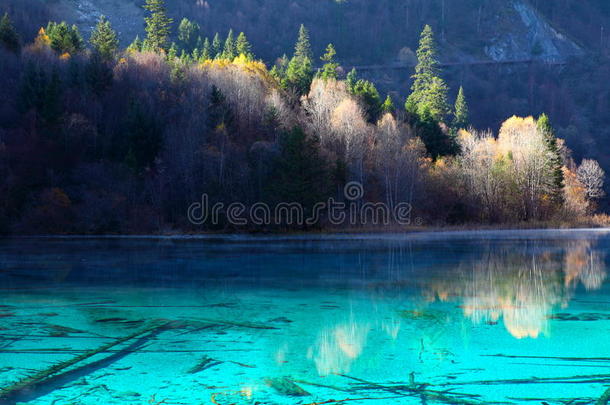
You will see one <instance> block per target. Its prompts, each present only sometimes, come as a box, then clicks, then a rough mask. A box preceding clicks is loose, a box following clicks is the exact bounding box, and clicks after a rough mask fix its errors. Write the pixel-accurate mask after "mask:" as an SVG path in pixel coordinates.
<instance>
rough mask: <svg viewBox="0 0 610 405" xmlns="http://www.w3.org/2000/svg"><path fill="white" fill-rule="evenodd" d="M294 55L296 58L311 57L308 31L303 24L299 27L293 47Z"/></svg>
mask: <svg viewBox="0 0 610 405" xmlns="http://www.w3.org/2000/svg"><path fill="white" fill-rule="evenodd" d="M294 56H295V57H296V58H309V60H311V59H313V52H311V44H310V42H309V31H308V30H307V28H305V26H304V25H303V24H301V27H300V28H299V38H298V39H297V43H296V45H295V47H294Z"/></svg>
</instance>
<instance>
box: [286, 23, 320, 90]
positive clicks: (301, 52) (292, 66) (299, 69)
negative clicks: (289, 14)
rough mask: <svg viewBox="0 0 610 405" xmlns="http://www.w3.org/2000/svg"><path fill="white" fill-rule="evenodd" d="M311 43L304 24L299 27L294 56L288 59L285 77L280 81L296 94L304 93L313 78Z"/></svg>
mask: <svg viewBox="0 0 610 405" xmlns="http://www.w3.org/2000/svg"><path fill="white" fill-rule="evenodd" d="M312 55H313V54H312V52H311V44H310V43H309V33H308V32H307V29H306V28H305V26H304V25H301V28H300V29H299V37H298V39H297V43H296V45H295V47H294V56H293V57H292V59H290V62H289V63H288V67H287V68H286V77H285V78H284V81H283V82H282V85H283V87H285V88H289V89H291V90H293V91H294V92H295V93H297V94H305V93H307V92H308V91H309V87H310V86H311V80H312V79H313V63H312V57H313V56H312Z"/></svg>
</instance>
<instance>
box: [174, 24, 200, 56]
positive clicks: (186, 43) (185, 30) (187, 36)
mask: <svg viewBox="0 0 610 405" xmlns="http://www.w3.org/2000/svg"><path fill="white" fill-rule="evenodd" d="M199 30H200V27H199V24H197V23H196V22H193V21H191V20H189V19H188V18H183V19H182V21H180V25H178V40H179V41H180V45H181V46H182V49H186V50H188V51H190V50H192V49H193V47H194V46H195V43H196V40H197V36H198V34H199Z"/></svg>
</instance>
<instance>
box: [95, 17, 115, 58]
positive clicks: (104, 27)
mask: <svg viewBox="0 0 610 405" xmlns="http://www.w3.org/2000/svg"><path fill="white" fill-rule="evenodd" d="M89 43H90V44H91V46H92V47H93V49H94V51H95V52H97V53H98V54H99V55H100V56H101V57H102V59H105V60H109V59H112V58H113V57H114V55H115V54H116V52H117V50H118V49H119V39H118V37H117V34H116V32H115V31H114V30H113V29H112V26H111V25H110V21H108V20H107V19H106V17H105V16H100V18H99V20H98V21H97V25H96V26H95V28H94V29H93V31H92V32H91V38H90V39H89Z"/></svg>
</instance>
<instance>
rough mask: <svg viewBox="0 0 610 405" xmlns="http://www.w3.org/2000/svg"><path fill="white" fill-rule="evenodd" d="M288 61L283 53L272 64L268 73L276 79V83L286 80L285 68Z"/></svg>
mask: <svg viewBox="0 0 610 405" xmlns="http://www.w3.org/2000/svg"><path fill="white" fill-rule="evenodd" d="M289 63H290V61H289V60H288V56H286V54H283V55H282V57H281V58H279V59H278V60H277V61H276V63H275V64H274V65H273V67H272V68H271V70H270V71H269V74H270V75H271V76H272V77H273V78H275V80H277V81H278V83H282V82H284V81H285V80H286V70H287V69H288V64H289Z"/></svg>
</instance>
